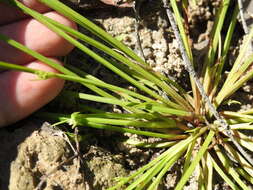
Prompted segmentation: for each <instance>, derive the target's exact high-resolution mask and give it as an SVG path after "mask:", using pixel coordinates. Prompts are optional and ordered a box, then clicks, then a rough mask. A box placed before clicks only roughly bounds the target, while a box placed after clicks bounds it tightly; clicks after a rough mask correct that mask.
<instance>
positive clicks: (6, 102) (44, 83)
mask: <svg viewBox="0 0 253 190" xmlns="http://www.w3.org/2000/svg"><path fill="white" fill-rule="evenodd" d="M26 66H27V67H29V68H34V69H39V70H45V71H51V72H56V71H55V70H54V69H53V68H51V67H49V66H47V65H45V64H43V63H41V62H40V61H33V62H31V63H29V64H27V65H26ZM63 84H64V81H63V80H61V79H57V78H52V79H47V80H37V76H36V75H33V74H30V73H24V72H16V71H6V72H4V73H1V75H0V89H1V93H0V127H2V126H6V125H9V124H12V123H14V122H16V121H18V120H20V119H23V118H25V117H27V116H28V115H30V114H31V113H33V112H34V111H36V110H37V109H39V108H41V107H42V106H43V105H45V104H46V103H48V102H49V101H51V100H52V99H53V98H54V97H55V96H56V95H57V94H58V93H59V92H60V90H61V89H62V87H63Z"/></svg>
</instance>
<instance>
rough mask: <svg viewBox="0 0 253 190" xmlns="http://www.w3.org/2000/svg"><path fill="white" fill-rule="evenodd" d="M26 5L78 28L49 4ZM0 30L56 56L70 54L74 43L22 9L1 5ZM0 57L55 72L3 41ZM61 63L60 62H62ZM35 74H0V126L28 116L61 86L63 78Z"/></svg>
mask: <svg viewBox="0 0 253 190" xmlns="http://www.w3.org/2000/svg"><path fill="white" fill-rule="evenodd" d="M21 1H22V3H24V4H25V5H26V6H28V7H30V8H32V9H34V10H37V11H39V12H41V13H43V14H44V15H45V16H48V17H50V18H52V19H54V20H56V21H58V22H60V23H62V24H65V25H67V26H70V27H73V28H76V25H75V24H74V23H73V22H71V21H69V20H68V19H66V18H65V17H63V16H61V15H59V14H58V13H56V12H53V11H50V10H49V8H48V7H45V6H44V5H42V4H40V3H38V2H37V1H36V0H21ZM0 12H1V17H0V33H2V34H5V35H7V36H9V37H10V38H12V39H15V40H16V41H18V42H20V43H22V44H24V45H25V46H27V47H29V48H31V49H33V50H35V51H38V52H39V53H41V54H43V55H45V56H47V57H50V58H52V59H55V60H56V58H55V57H57V56H63V55H66V54H67V53H69V52H70V51H71V50H72V49H73V46H72V45H70V44H69V43H68V42H67V41H65V40H64V39H63V38H61V37H59V36H58V35H57V34H55V33H54V32H52V31H50V30H49V29H47V28H46V27H45V26H43V25H42V24H40V23H39V22H37V21H36V20H34V19H31V18H26V17H27V16H26V15H24V14H22V13H21V12H20V11H18V10H16V9H14V8H13V7H9V6H7V5H4V4H0ZM0 60H1V61H6V62H10V63H15V64H22V65H25V66H27V67H31V68H35V69H40V70H46V71H53V72H56V71H55V70H54V69H52V68H50V67H49V66H47V65H45V64H43V63H41V62H40V61H38V60H35V59H34V58H33V57H31V56H29V55H27V54H24V53H22V52H21V51H19V50H17V49H15V48H12V47H11V46H9V45H7V44H5V43H4V42H0ZM57 62H59V61H57ZM59 64H60V62H59ZM34 79H37V77H36V76H35V75H32V74H29V73H22V72H15V71H5V72H2V73H0V126H6V125H9V124H11V123H14V122H16V121H18V120H20V119H23V118H25V117H26V116H28V115H29V114H31V113H33V112H34V111H36V110H37V109H39V108H41V107H42V106H43V105H45V104H46V103H48V102H49V101H51V100H52V99H53V98H54V97H55V96H56V95H57V94H58V93H59V92H60V90H61V89H62V87H63V84H64V81H63V80H61V79H56V78H53V79H48V80H34Z"/></svg>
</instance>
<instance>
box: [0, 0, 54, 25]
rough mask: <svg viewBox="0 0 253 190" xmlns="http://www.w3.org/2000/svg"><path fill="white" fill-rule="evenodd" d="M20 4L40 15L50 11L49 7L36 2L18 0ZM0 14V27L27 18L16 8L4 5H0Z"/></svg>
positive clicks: (34, 0)
mask: <svg viewBox="0 0 253 190" xmlns="http://www.w3.org/2000/svg"><path fill="white" fill-rule="evenodd" d="M20 2H22V3H23V4H24V5H26V6H27V7H29V8H31V9H33V10H36V11H38V12H40V13H45V12H48V11H49V10H50V8H49V7H47V6H45V5H44V4H42V3H39V2H38V0H20ZM0 13H1V17H0V25H3V24H7V23H11V22H14V21H17V20H20V19H23V18H26V17H27V15H26V14H24V13H23V12H22V11H20V10H18V8H16V7H13V6H11V5H8V4H4V3H0Z"/></svg>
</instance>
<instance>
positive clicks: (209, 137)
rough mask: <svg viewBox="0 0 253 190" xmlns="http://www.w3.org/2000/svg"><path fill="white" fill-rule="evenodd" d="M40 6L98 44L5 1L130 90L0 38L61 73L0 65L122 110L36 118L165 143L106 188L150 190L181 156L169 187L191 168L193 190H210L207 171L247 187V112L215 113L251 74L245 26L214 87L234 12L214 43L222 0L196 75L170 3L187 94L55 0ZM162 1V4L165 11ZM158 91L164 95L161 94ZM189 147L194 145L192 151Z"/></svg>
mask: <svg viewBox="0 0 253 190" xmlns="http://www.w3.org/2000/svg"><path fill="white" fill-rule="evenodd" d="M40 1H41V2H42V3H45V4H46V5H47V6H49V7H51V8H52V9H54V10H56V11H58V12H60V13H61V14H63V15H65V16H66V17H68V18H69V19H71V20H73V21H75V22H76V23H77V24H79V25H80V26H82V27H83V28H85V29H87V30H89V31H90V32H92V33H93V34H94V35H96V36H97V37H99V38H100V39H101V40H103V41H104V42H105V43H101V42H99V41H96V40H94V39H92V38H90V37H89V36H87V35H85V34H82V33H80V32H78V31H76V30H74V29H71V28H69V27H66V26H64V25H62V24H60V23H57V22H55V21H53V20H51V19H50V18H47V17H45V16H43V15H41V14H39V13H37V12H35V11H33V10H31V9H29V8H27V7H25V6H24V5H22V4H21V3H19V2H18V1H16V0H12V1H11V2H12V3H13V4H14V5H15V6H17V7H19V8H20V9H21V10H22V11H24V12H25V13H27V14H29V15H31V16H32V17H34V18H35V19H37V20H38V21H40V22H41V23H43V24H45V25H46V26H47V27H48V28H50V29H51V30H53V31H54V32H56V33H57V34H59V35H61V36H62V37H63V38H65V39H66V40H68V41H69V42H70V43H72V44H74V45H75V47H77V48H79V49H80V50H81V51H83V52H84V53H85V54H87V55H89V56H91V57H92V58H93V59H95V60H96V61H98V62H99V63H101V64H102V65H104V66H105V67H106V68H108V69H110V70H111V71H113V72H114V73H116V74H117V75H119V76H120V77H121V78H123V79H125V80H126V81H128V82H129V83H130V84H131V85H133V86H135V87H136V88H137V89H138V90H137V91H131V90H128V89H125V88H122V87H119V86H115V85H112V84H108V83H106V82H104V81H102V80H100V79H98V78H96V77H95V76H92V75H90V74H87V73H85V72H83V71H80V70H79V69H78V68H73V67H72V66H68V65H66V67H62V66H60V65H57V64H55V63H54V62H53V61H52V60H50V59H48V58H46V57H44V56H42V55H40V54H38V53H37V52H34V51H32V50H30V49H29V48H27V47H24V46H23V45H21V44H19V43H18V42H16V41H14V40H12V39H10V38H8V37H7V36H4V35H2V34H0V39H1V40H3V41H5V42H6V43H8V44H10V45H12V46H14V47H16V48H18V49H20V50H22V51H24V52H26V53H28V54H30V55H32V56H34V57H35V58H36V59H38V60H41V61H43V62H44V63H46V64H48V65H50V66H52V67H54V68H56V69H57V70H59V71H60V72H61V74H57V73H51V72H45V71H39V70H34V69H30V68H26V67H23V66H19V65H14V64H11V63H6V62H0V67H3V68H7V69H15V70H19V71H23V72H30V73H34V74H36V75H38V77H39V78H40V79H48V78H51V77H58V78H62V79H65V80H69V81H74V82H78V83H80V84H82V85H84V86H85V87H87V88H89V89H90V90H91V91H93V92H94V94H85V93H80V92H74V91H65V92H64V93H65V95H66V96H69V97H71V98H76V99H83V100H88V101H95V102H100V103H105V104H112V105H118V106H120V107H121V108H122V109H124V110H125V113H109V112H106V111H103V110H95V109H92V108H91V109H90V110H88V111H87V113H83V112H82V113H80V112H75V113H70V114H61V113H41V114H40V116H43V117H46V118H49V119H52V120H54V121H55V120H56V121H58V122H60V123H68V124H69V125H71V126H72V127H76V126H80V127H91V128H98V129H103V130H112V131H117V132H121V133H125V132H128V133H133V134H138V135H144V136H149V137H158V138H163V139H164V140H166V143H164V142H163V143H160V144H159V143H157V144H156V145H155V147H162V148H164V147H166V150H165V151H164V152H163V153H162V154H161V155H160V156H159V157H157V158H156V159H154V160H152V161H150V162H149V163H148V164H147V165H145V166H143V167H142V168H140V169H138V170H137V171H136V172H134V173H133V174H131V175H130V176H128V177H125V178H121V179H119V182H118V184H117V185H116V186H114V187H111V188H109V189H110V190H113V189H119V188H120V187H121V186H123V185H127V187H126V189H127V190H132V189H135V190H137V189H138V190H141V189H147V190H154V189H158V185H159V184H160V183H161V180H162V178H163V177H164V175H165V174H166V173H167V172H168V171H169V170H170V168H171V167H172V166H173V165H174V164H175V163H176V162H177V160H179V158H184V160H183V172H182V177H181V178H180V180H179V181H178V183H177V185H176V187H175V189H177V190H178V189H183V187H184V185H185V184H186V182H187V181H188V179H189V178H190V176H191V175H192V173H193V172H194V171H197V172H196V173H197V174H198V176H197V177H198V183H199V189H208V190H209V189H213V185H214V184H213V177H214V172H216V173H217V174H218V175H220V177H221V178H222V179H223V180H224V181H225V182H226V183H227V184H228V185H229V186H230V187H231V188H232V189H250V187H252V186H253V165H252V162H251V158H250V156H248V153H247V152H250V153H252V151H253V148H252V147H253V146H252V145H253V141H252V139H251V138H250V137H248V136H246V135H245V134H244V133H243V130H245V129H247V130H252V129H253V126H252V121H253V115H252V114H253V112H252V109H250V110H247V111H244V112H233V111H227V110H220V111H219V112H218V111H217V108H219V107H220V105H221V104H222V103H224V101H227V100H229V98H230V97H231V96H232V95H233V94H234V93H235V92H236V91H237V90H238V89H239V88H241V87H242V86H243V85H244V84H245V83H246V82H247V81H248V80H250V79H251V78H252V75H253V71H252V69H251V63H252V62H253V54H251V55H249V56H248V57H245V55H246V51H247V47H248V46H249V44H250V43H251V41H252V36H253V29H251V31H250V32H249V34H248V36H247V39H246V40H245V42H244V44H243V45H242V48H241V50H240V53H239V55H238V57H237V58H236V61H235V62H234V64H233V66H232V69H231V70H230V72H229V74H228V76H227V77H226V80H225V82H224V83H222V79H223V77H224V75H223V73H224V69H223V68H224V65H225V63H226V58H227V55H228V50H229V47H230V46H231V45H230V44H231V40H232V37H233V33H234V29H235V25H236V17H237V15H238V11H239V10H238V7H236V8H235V9H234V10H233V16H232V17H231V18H230V25H229V27H228V30H227V31H226V36H225V39H224V41H222V40H221V37H220V36H221V30H222V29H223V25H224V20H225V18H226V15H227V10H228V7H229V4H230V0H223V1H222V2H221V5H220V8H219V10H218V11H217V15H216V18H215V23H214V27H213V30H212V33H211V36H210V44H209V50H208V52H207V54H206V58H205V62H204V65H203V68H202V71H201V73H200V77H198V76H197V74H196V73H195V72H194V69H193V68H194V66H196V64H200V63H197V62H195V60H194V57H193V56H192V52H191V51H192V50H191V46H190V44H189V36H187V32H186V29H185V27H184V23H183V18H182V16H181V12H180V11H179V9H178V3H177V2H176V1H175V0H170V5H171V6H172V9H173V12H174V15H175V20H176V24H177V25H175V27H174V28H175V29H177V27H178V28H179V32H180V36H179V37H178V38H179V40H182V50H181V51H182V55H183V57H184V61H185V62H187V63H188V64H187V65H186V66H187V67H188V70H189V72H190V81H191V86H192V93H188V92H187V91H185V90H184V89H183V88H182V87H180V85H179V84H177V83H176V82H175V81H171V80H170V79H168V78H166V77H165V76H163V75H161V74H160V73H157V72H154V71H152V69H151V68H150V67H149V65H148V64H147V63H145V61H143V60H142V59H141V58H140V57H139V56H137V55H136V54H135V53H134V52H133V51H132V50H130V49H129V48H128V47H126V46H125V45H123V44H122V43H121V42H119V41H117V40H116V39H115V38H113V37H111V36H110V35H109V34H108V33H106V32H105V31H103V30H102V29H101V28H99V27H98V26H96V25H95V24H93V23H91V22H90V21H89V20H87V19H86V18H84V17H83V16H81V15H80V14H78V13H76V12H75V11H73V10H72V9H70V8H69V7H67V6H65V5H64V4H62V3H60V2H59V1H50V0H40ZM167 3H168V2H167V1H164V4H165V5H166V6H167ZM183 3H184V6H188V5H187V2H186V1H183ZM165 8H168V7H165ZM169 16H170V17H171V18H172V20H173V19H174V18H173V15H171V14H169ZM77 40H79V41H83V42H85V43H87V44H89V45H91V46H93V47H95V48H97V49H99V50H101V51H103V52H104V53H105V54H107V55H109V56H111V57H112V58H114V59H115V60H117V61H118V62H120V63H121V64H117V63H116V62H110V61H108V59H106V58H103V57H102V56H101V55H99V54H97V53H96V52H94V51H92V50H90V49H88V48H87V47H86V46H85V45H84V44H82V43H80V42H79V41H77ZM105 44H106V45H105ZM112 47H113V48H112ZM114 49H117V51H115V50H114ZM119 51H120V52H121V53H119ZM67 68H69V69H67ZM199 78H200V79H201V80H199ZM160 92H163V93H162V94H166V96H163V95H161V93H160ZM58 124H59V123H58ZM129 126H131V127H129ZM128 142H129V141H128ZM129 143H131V144H136V142H131V141H130V142H129ZM137 145H138V146H143V147H152V144H148V143H142V144H141V142H139V143H137ZM196 147H199V148H197V150H196ZM193 155H194V156H193ZM192 156H193V157H192Z"/></svg>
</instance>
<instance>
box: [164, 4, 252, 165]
mask: <svg viewBox="0 0 253 190" xmlns="http://www.w3.org/2000/svg"><path fill="white" fill-rule="evenodd" d="M163 4H164V8H165V9H166V13H167V16H168V18H169V21H170V23H171V26H172V29H173V31H174V33H175V36H176V39H177V42H178V46H179V49H180V52H181V54H182V57H183V60H184V63H185V67H186V69H187V71H188V72H189V74H190V76H192V78H194V80H195V83H196V85H197V87H198V89H199V92H200V94H201V96H202V98H203V100H204V102H205V103H206V104H207V105H208V107H209V109H210V112H211V113H212V114H213V116H214V117H215V118H216V119H217V121H218V122H219V124H220V126H221V127H222V129H223V130H225V134H226V135H227V136H228V137H229V138H230V139H231V141H232V142H233V144H234V145H235V146H236V148H237V149H238V150H239V152H240V153H241V154H242V155H243V156H244V157H245V158H246V159H247V161H248V162H249V163H250V164H251V165H252V166H253V160H252V159H251V157H250V156H249V155H248V153H246V152H245V151H244V149H243V148H242V147H241V145H240V144H239V143H238V142H237V141H236V140H235V139H234V137H233V135H232V132H231V129H230V127H229V125H228V123H227V122H226V120H225V119H224V118H223V117H222V116H221V115H220V114H219V113H218V112H217V110H216V109H215V107H214V105H213V104H212V103H211V100H210V99H209V97H208V96H207V94H206V92H205V90H204V88H203V86H202V84H201V83H200V80H199V79H198V77H197V74H196V72H195V70H194V68H193V66H192V64H191V62H190V59H189V57H188V55H187V53H186V49H185V47H184V45H183V41H182V38H181V37H180V33H179V31H178V27H177V24H176V22H175V19H174V16H173V14H172V11H171V9H170V6H169V5H168V3H167V0H163Z"/></svg>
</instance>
